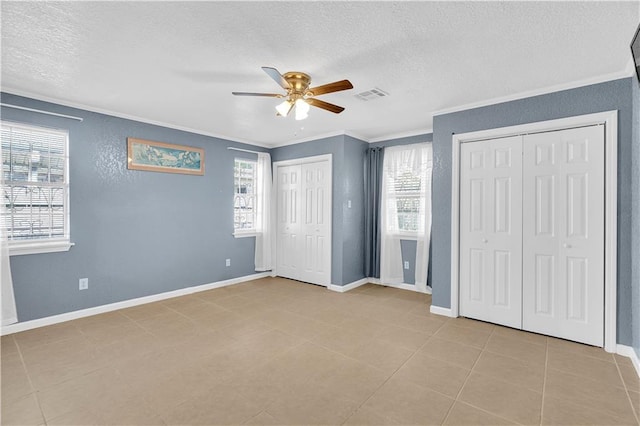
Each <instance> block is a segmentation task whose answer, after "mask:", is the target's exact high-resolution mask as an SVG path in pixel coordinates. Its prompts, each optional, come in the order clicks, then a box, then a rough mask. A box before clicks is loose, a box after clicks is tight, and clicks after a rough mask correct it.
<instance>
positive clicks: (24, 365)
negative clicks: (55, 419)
mask: <svg viewBox="0 0 640 426" xmlns="http://www.w3.org/2000/svg"><path fill="white" fill-rule="evenodd" d="M12 339H13V342H14V343H15V345H16V348H17V349H18V355H20V362H21V363H22V368H24V373H25V374H26V376H27V380H28V381H29V387H30V388H31V391H32V392H31V393H32V394H33V396H34V397H35V398H36V404H38V409H39V410H40V415H41V416H42V420H43V421H44V423H45V424H47V418H46V417H45V416H44V412H43V411H42V405H41V404H40V398H39V396H38V394H39V393H40V392H39V391H38V390H37V389H36V387H35V386H34V385H33V381H32V380H31V374H30V373H29V369H28V368H27V363H26V362H25V361H24V356H23V355H22V348H21V347H20V344H19V343H18V340H17V339H16V338H15V337H14V336H12Z"/></svg>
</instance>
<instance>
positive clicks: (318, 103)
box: [306, 98, 344, 114]
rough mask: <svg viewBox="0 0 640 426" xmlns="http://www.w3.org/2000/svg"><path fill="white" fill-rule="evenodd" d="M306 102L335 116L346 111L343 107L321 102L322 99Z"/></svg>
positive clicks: (310, 99) (312, 99)
mask: <svg viewBox="0 0 640 426" xmlns="http://www.w3.org/2000/svg"><path fill="white" fill-rule="evenodd" d="M306 101H307V103H308V104H309V105H312V106H314V107H318V108H322V109H326V110H327V111H331V112H333V113H335V114H340V113H341V112H342V111H344V108H343V107H341V106H338V105H334V104H330V103H329V102H325V101H321V100H320V99H314V98H309V99H306Z"/></svg>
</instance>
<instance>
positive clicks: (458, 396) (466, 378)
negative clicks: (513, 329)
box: [442, 327, 496, 424]
mask: <svg viewBox="0 0 640 426" xmlns="http://www.w3.org/2000/svg"><path fill="white" fill-rule="evenodd" d="M495 330H496V329H495V327H493V328H492V329H491V333H489V337H487V340H486V341H485V342H484V345H482V348H481V349H480V353H479V354H478V358H476V360H475V361H474V363H473V365H472V366H471V368H470V369H469V373H468V374H467V377H465V379H464V382H463V383H462V386H460V390H459V391H458V393H457V394H456V396H455V398H454V399H453V401H454V402H453V404H451V407H449V409H448V410H447V414H446V415H445V416H444V419H443V420H442V423H443V424H444V423H445V422H446V421H447V419H449V416H450V415H451V411H452V410H453V406H454V405H455V404H456V402H457V401H460V402H463V401H461V400H460V399H459V398H460V394H462V390H463V389H464V387H465V386H466V385H467V382H468V381H469V378H470V377H471V373H473V369H474V368H475V367H476V365H477V364H478V361H479V360H480V357H481V356H482V352H484V349H485V348H486V347H487V344H488V343H489V339H491V336H493V334H494V333H495ZM482 411H485V412H487V413H488V411H486V410H482ZM491 414H492V415H495V414H493V413H491Z"/></svg>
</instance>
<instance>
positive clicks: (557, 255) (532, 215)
mask: <svg viewBox="0 0 640 426" xmlns="http://www.w3.org/2000/svg"><path fill="white" fill-rule="evenodd" d="M604 155H605V154H604V126H590V127H582V128H577V129H568V130H562V131H557V132H548V133H539V134H533V135H526V136H524V159H525V161H524V169H523V176H524V180H523V184H524V186H523V192H524V194H526V195H525V197H524V203H523V224H524V227H523V241H524V242H525V244H524V246H523V277H524V278H523V318H522V326H523V328H524V329H525V330H531V331H535V332H538V333H542V334H548V335H552V336H557V337H562V338H565V339H570V340H575V341H578V342H583V343H587V344H591V345H596V346H602V345H603V344H604V201H605V200H604V184H605V175H604Z"/></svg>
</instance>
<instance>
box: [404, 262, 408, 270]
mask: <svg viewBox="0 0 640 426" xmlns="http://www.w3.org/2000/svg"><path fill="white" fill-rule="evenodd" d="M404 269H409V261H408V260H405V261H404Z"/></svg>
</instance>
